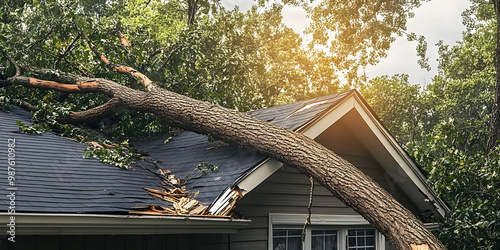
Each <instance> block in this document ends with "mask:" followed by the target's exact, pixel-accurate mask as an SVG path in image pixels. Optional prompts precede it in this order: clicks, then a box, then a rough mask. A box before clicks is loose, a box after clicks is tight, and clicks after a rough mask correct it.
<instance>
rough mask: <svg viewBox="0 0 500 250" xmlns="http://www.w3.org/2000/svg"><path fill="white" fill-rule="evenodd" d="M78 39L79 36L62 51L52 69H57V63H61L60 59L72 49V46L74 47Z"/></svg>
mask: <svg viewBox="0 0 500 250" xmlns="http://www.w3.org/2000/svg"><path fill="white" fill-rule="evenodd" d="M79 39H80V34H78V35H77V36H76V37H75V39H73V41H72V42H71V44H70V45H69V46H68V48H67V49H66V50H65V51H64V53H62V54H61V55H60V56H59V57H58V58H57V60H56V61H55V62H54V66H53V67H52V68H54V69H56V68H57V65H58V64H59V62H61V59H63V58H64V57H65V56H66V54H67V53H68V52H69V51H71V50H72V49H73V46H74V45H75V43H76V42H77V41H78V40H79Z"/></svg>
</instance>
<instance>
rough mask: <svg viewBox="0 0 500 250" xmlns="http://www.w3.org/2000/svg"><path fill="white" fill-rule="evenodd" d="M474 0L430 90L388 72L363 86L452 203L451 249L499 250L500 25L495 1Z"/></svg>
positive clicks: (447, 231)
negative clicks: (499, 60)
mask: <svg viewBox="0 0 500 250" xmlns="http://www.w3.org/2000/svg"><path fill="white" fill-rule="evenodd" d="M473 2H474V3H473V5H472V7H471V9H469V10H467V11H466V12H465V13H466V15H464V17H465V19H464V23H465V24H466V26H467V31H466V32H465V33H464V37H463V40H462V41H461V42H459V43H458V44H457V45H455V46H453V47H450V46H447V45H444V44H443V43H439V44H438V46H439V52H440V58H439V74H438V75H437V76H436V77H435V78H434V79H433V83H432V84H430V85H429V86H427V88H426V89H422V90H420V89H419V87H417V86H412V85H410V84H409V83H408V82H407V77H405V76H392V77H387V76H384V77H379V78H375V79H372V80H371V81H370V82H369V84H368V85H367V86H363V88H362V89H361V91H362V93H363V95H364V96H365V97H366V98H367V101H368V102H369V103H370V105H371V106H372V107H373V108H374V110H375V111H376V112H377V113H378V114H379V117H380V119H381V120H382V121H383V122H384V123H385V124H386V125H387V127H388V129H389V130H390V131H391V132H392V133H393V134H395V136H396V137H397V139H398V140H399V141H400V142H401V143H403V144H404V145H406V148H407V150H408V151H409V152H410V154H411V155H412V156H413V157H414V158H415V159H416V160H417V162H418V163H419V164H420V165H421V166H422V167H423V168H424V169H425V170H426V172H427V173H428V176H429V182H430V183H431V184H432V185H433V186H434V188H435V190H436V191H437V193H438V195H439V196H440V197H441V198H443V199H444V200H446V201H447V202H448V203H449V205H450V207H451V211H450V212H449V213H447V215H446V217H445V219H444V221H443V226H444V228H443V229H442V230H441V231H440V232H439V237H440V238H441V240H442V241H443V242H444V243H445V244H446V245H447V246H448V248H450V249H498V248H499V247H500V235H499V232H500V213H499V212H498V211H500V204H499V201H500V180H499V171H500V167H499V164H500V158H499V150H500V148H499V147H497V148H495V149H494V150H492V151H491V152H487V151H486V149H485V144H486V141H487V139H488V134H487V128H488V124H489V119H490V113H491V108H492V105H493V101H494V100H493V99H494V87H495V79H496V68H495V52H494V51H495V46H496V44H495V41H496V35H497V34H496V26H497V24H496V21H495V19H494V17H495V16H494V12H493V9H492V5H491V4H490V3H488V2H487V1H480V0H477V1H473Z"/></svg>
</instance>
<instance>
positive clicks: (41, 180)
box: [0, 108, 165, 213]
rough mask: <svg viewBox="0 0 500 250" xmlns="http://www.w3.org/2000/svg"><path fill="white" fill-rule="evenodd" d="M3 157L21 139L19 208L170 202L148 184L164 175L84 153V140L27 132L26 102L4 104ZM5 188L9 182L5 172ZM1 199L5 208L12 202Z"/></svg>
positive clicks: (122, 208) (103, 208)
mask: <svg viewBox="0 0 500 250" xmlns="http://www.w3.org/2000/svg"><path fill="white" fill-rule="evenodd" d="M0 116H1V119H0V142H3V143H0V162H1V164H2V165H3V166H7V153H6V152H7V147H8V145H7V140H8V139H9V138H13V139H15V140H16V145H15V153H16V166H15V174H16V175H15V177H16V181H15V187H16V188H17V191H16V212H57V213H127V212H128V211H129V209H130V208H132V207H136V206H146V205H164V204H165V202H163V201H160V200H158V199H156V198H154V197H152V196H151V195H150V194H149V193H148V192H147V191H145V190H144V187H149V188H156V189H160V188H161V178H160V177H159V176H157V175H156V174H154V173H151V172H148V171H145V170H144V169H142V168H140V167H136V168H135V170H126V169H120V168H117V167H115V166H111V165H107V164H104V163H101V162H100V161H99V160H97V159H85V158H83V157H82V155H83V152H82V150H83V149H84V148H85V147H86V146H85V145H84V144H81V143H78V142H75V141H73V140H70V139H67V138H63V137H60V136H57V135H54V134H51V133H44V134H42V135H32V134H22V133H20V132H19V128H18V126H17V125H16V123H15V122H16V121H22V122H23V123H25V124H29V121H30V114H29V112H26V111H24V110H21V109H20V108H14V110H12V111H10V112H5V111H1V110H0ZM0 175H1V176H0V186H1V188H2V190H7V188H8V187H9V185H8V180H7V172H6V171H5V172H2V173H0ZM8 202H9V201H8V199H0V207H1V208H0V210H1V211H4V210H6V209H7V208H8Z"/></svg>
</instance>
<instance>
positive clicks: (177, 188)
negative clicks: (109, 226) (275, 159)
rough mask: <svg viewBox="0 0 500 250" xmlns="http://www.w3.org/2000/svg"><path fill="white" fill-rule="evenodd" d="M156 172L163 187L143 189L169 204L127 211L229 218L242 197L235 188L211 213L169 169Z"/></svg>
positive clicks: (144, 213)
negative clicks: (218, 207)
mask: <svg viewBox="0 0 500 250" xmlns="http://www.w3.org/2000/svg"><path fill="white" fill-rule="evenodd" d="M158 173H159V174H160V175H161V176H163V181H162V184H163V186H164V189H163V190H156V189H150V188H144V189H145V190H146V191H148V193H149V194H150V195H152V196H154V197H157V198H159V199H162V200H165V201H167V203H166V204H169V205H166V206H142V207H134V208H132V210H133V211H130V212H129V213H131V214H140V215H169V216H174V215H178V216H204V217H218V218H231V216H230V214H231V212H232V210H233V208H234V206H235V205H236V201H237V200H239V199H240V198H241V197H243V195H242V194H241V192H240V191H239V189H238V188H235V189H234V190H233V192H232V194H233V195H232V196H231V197H229V198H230V199H229V200H228V203H227V204H226V205H225V206H223V207H221V209H220V211H219V212H218V213H216V214H211V213H210V212H209V209H210V206H205V205H204V204H202V203H201V202H199V201H197V200H196V199H195V198H196V196H197V195H198V193H195V194H194V195H191V193H190V192H189V191H188V190H187V189H186V187H185V186H183V185H182V184H181V183H182V182H181V180H179V179H177V178H176V177H175V175H174V174H172V172H170V171H169V170H164V169H158ZM233 196H234V197H233ZM170 204H171V206H170Z"/></svg>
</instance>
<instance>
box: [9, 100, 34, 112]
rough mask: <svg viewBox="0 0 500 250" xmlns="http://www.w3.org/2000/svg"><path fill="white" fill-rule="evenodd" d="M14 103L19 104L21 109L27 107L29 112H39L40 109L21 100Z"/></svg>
mask: <svg viewBox="0 0 500 250" xmlns="http://www.w3.org/2000/svg"><path fill="white" fill-rule="evenodd" d="M14 102H16V103H17V104H19V105H20V106H21V107H25V108H26V109H28V110H29V111H37V110H38V107H37V106H35V105H33V104H31V103H29V102H27V101H25V100H20V99H14Z"/></svg>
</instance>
